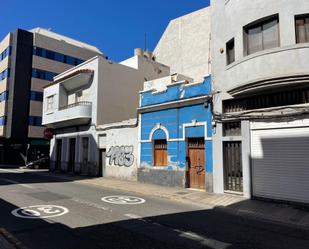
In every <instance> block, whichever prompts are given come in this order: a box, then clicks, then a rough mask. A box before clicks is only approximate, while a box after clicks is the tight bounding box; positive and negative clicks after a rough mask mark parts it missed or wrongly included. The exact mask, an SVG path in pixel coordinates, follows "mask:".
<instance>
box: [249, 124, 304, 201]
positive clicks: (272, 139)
mask: <svg viewBox="0 0 309 249" xmlns="http://www.w3.org/2000/svg"><path fill="white" fill-rule="evenodd" d="M251 158H252V188H253V189H252V190H253V195H254V196H256V197H264V198H271V199H278V200H286V201H293V202H302V203H309V128H308V127H290V128H277V129H274V128H271V129H267V128H265V126H264V129H256V130H251Z"/></svg>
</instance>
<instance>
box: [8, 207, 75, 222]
mask: <svg viewBox="0 0 309 249" xmlns="http://www.w3.org/2000/svg"><path fill="white" fill-rule="evenodd" d="M68 212H69V210H68V209H67V208H66V207H62V206H56V205H35V206H28V207H21V208H16V209H14V210H12V212H11V214H12V215H14V216H15V217H18V218H23V219H45V218H51V217H56V216H61V215H64V214H67V213H68Z"/></svg>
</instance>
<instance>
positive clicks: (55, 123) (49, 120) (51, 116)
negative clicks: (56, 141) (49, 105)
mask: <svg viewBox="0 0 309 249" xmlns="http://www.w3.org/2000/svg"><path fill="white" fill-rule="evenodd" d="M91 115H92V103H91V102H88V101H82V102H77V103H73V104H70V105H66V106H62V107H59V108H58V110H54V111H51V112H46V113H44V115H43V125H46V126H47V127H50V128H62V127H69V126H77V125H86V124H88V123H89V122H90V120H91Z"/></svg>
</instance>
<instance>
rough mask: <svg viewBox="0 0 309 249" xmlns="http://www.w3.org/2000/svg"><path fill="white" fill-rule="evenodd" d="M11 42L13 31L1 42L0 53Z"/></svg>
mask: <svg viewBox="0 0 309 249" xmlns="http://www.w3.org/2000/svg"><path fill="white" fill-rule="evenodd" d="M10 43H11V33H9V34H8V35H7V36H6V37H4V39H3V40H2V41H1V42H0V53H2V52H3V50H4V49H6V48H7V47H8V46H9V45H10Z"/></svg>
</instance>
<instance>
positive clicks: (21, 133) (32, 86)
mask: <svg viewBox="0 0 309 249" xmlns="http://www.w3.org/2000/svg"><path fill="white" fill-rule="evenodd" d="M98 54H101V55H102V53H101V52H100V50H98V49H97V48H96V47H93V46H90V45H88V44H85V43H82V42H79V41H76V40H73V39H71V38H68V37H65V36H62V35H60V34H57V33H54V32H51V31H49V30H46V29H42V28H35V29H33V30H29V31H26V30H22V29H17V30H16V31H14V32H11V33H9V34H8V35H6V37H5V38H4V39H3V40H2V41H1V42H0V164H19V163H22V162H23V156H26V155H27V156H28V160H34V159H37V158H39V157H42V156H45V155H48V153H49V141H48V140H47V139H45V138H44V130H45V128H44V127H43V126H42V101H43V87H44V86H46V85H47V84H49V83H50V82H51V81H52V80H53V77H54V76H56V75H57V74H59V73H62V72H64V71H66V70H68V69H70V68H72V67H74V66H76V65H79V64H81V63H82V62H84V61H86V60H88V59H90V58H92V57H94V56H96V55H98Z"/></svg>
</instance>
